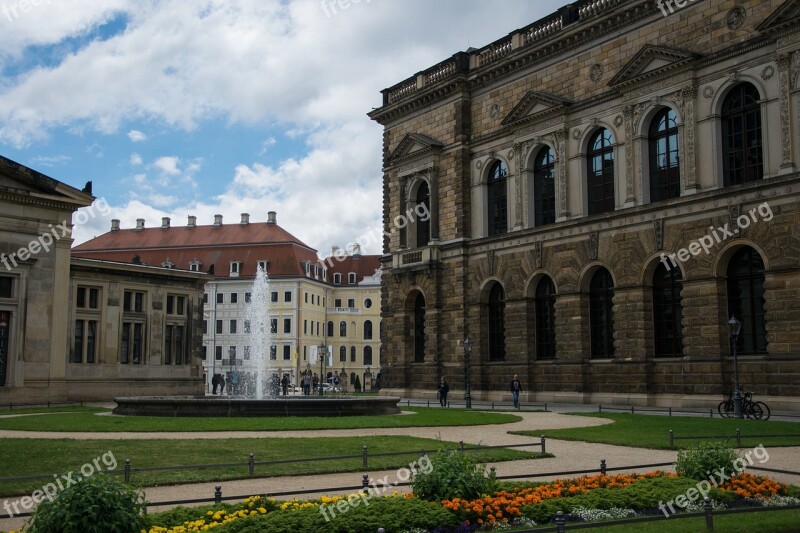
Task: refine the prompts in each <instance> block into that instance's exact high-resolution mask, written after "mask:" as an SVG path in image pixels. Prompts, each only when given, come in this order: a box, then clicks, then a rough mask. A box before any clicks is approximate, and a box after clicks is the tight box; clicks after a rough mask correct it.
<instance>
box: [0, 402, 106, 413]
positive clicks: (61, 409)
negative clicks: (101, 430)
mask: <svg viewBox="0 0 800 533" xmlns="http://www.w3.org/2000/svg"><path fill="white" fill-rule="evenodd" d="M102 411H108V409H103V408H102V407H88V406H86V405H63V406H55V405H54V406H52V407H14V408H13V409H8V408H6V409H0V416H6V415H25V414H32V413H49V414H56V413H81V412H84V413H97V412H102Z"/></svg>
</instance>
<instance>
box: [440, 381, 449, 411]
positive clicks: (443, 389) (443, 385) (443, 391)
mask: <svg viewBox="0 0 800 533" xmlns="http://www.w3.org/2000/svg"><path fill="white" fill-rule="evenodd" d="M448 392H450V385H448V384H447V380H446V379H444V376H442V380H441V381H440V382H439V403H440V404H441V405H442V407H447V393H448Z"/></svg>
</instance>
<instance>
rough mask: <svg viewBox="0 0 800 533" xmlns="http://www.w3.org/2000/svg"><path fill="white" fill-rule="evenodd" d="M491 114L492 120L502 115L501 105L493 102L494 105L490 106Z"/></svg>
mask: <svg viewBox="0 0 800 533" xmlns="http://www.w3.org/2000/svg"><path fill="white" fill-rule="evenodd" d="M489 116H490V117H492V120H497V117H499V116H500V105H499V104H496V103H495V104H492V107H491V108H489Z"/></svg>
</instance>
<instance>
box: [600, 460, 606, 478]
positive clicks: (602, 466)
mask: <svg viewBox="0 0 800 533" xmlns="http://www.w3.org/2000/svg"><path fill="white" fill-rule="evenodd" d="M600 474H602V475H604V476H605V475H606V460H605V459H600Z"/></svg>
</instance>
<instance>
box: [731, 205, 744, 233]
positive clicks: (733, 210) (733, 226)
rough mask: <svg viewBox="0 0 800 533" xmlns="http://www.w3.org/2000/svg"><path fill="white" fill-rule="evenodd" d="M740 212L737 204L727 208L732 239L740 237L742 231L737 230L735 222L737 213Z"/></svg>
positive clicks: (737, 216)
mask: <svg viewBox="0 0 800 533" xmlns="http://www.w3.org/2000/svg"><path fill="white" fill-rule="evenodd" d="M740 212H741V206H740V205H739V204H731V205H729V206H728V216H729V217H730V226H728V228H730V230H731V231H732V232H733V238H734V239H736V238H737V237H741V236H742V232H743V230H742V229H740V228H739V225H738V223H737V222H736V221H737V220H738V219H739V213H740Z"/></svg>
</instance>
